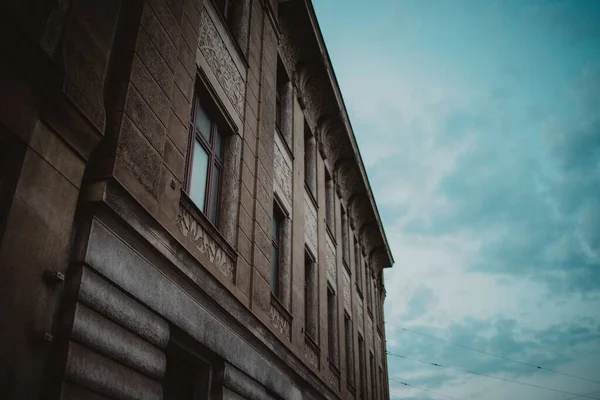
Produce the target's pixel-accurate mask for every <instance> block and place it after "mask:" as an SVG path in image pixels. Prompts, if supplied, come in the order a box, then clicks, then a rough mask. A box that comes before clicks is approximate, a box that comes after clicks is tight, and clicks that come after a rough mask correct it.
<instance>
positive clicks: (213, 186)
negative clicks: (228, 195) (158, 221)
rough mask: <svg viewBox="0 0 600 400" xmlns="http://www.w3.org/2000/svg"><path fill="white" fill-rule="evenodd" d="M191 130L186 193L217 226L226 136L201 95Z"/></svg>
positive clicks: (197, 99) (195, 103)
mask: <svg viewBox="0 0 600 400" xmlns="http://www.w3.org/2000/svg"><path fill="white" fill-rule="evenodd" d="M190 129H191V131H192V133H193V135H192V141H191V146H190V156H189V158H188V163H189V165H188V176H187V191H188V193H189V195H190V198H191V199H192V201H193V202H194V204H196V206H197V207H198V208H199V209H200V210H201V211H202V212H203V213H204V215H205V216H206V217H207V218H208V219H209V220H210V221H211V222H212V223H213V224H215V225H216V224H217V218H218V214H219V191H220V184H221V172H222V170H223V150H222V147H223V136H222V132H221V129H219V126H218V124H217V123H216V122H215V120H214V118H213V116H212V115H211V114H210V113H209V111H208V109H207V108H206V107H205V105H204V104H201V102H200V99H199V98H198V96H196V99H195V102H194V108H193V111H192V120H191V127H190Z"/></svg>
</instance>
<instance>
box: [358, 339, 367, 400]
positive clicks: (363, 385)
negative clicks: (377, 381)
mask: <svg viewBox="0 0 600 400" xmlns="http://www.w3.org/2000/svg"><path fill="white" fill-rule="evenodd" d="M358 362H359V365H358V369H359V373H360V388H359V389H360V390H359V397H360V398H361V399H364V398H365V394H366V391H367V374H366V360H365V340H364V339H363V337H362V336H361V335H360V334H359V335H358Z"/></svg>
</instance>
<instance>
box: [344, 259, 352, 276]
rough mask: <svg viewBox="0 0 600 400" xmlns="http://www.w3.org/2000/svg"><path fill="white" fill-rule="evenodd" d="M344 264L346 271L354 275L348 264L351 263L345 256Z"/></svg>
mask: <svg viewBox="0 0 600 400" xmlns="http://www.w3.org/2000/svg"><path fill="white" fill-rule="evenodd" d="M342 264H343V265H344V268H345V269H346V272H348V275H350V276H352V271H351V270H350V265H348V264H349V263H348V262H347V261H346V259H344V258H343V257H342Z"/></svg>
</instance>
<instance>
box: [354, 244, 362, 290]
mask: <svg viewBox="0 0 600 400" xmlns="http://www.w3.org/2000/svg"><path fill="white" fill-rule="evenodd" d="M354 253H355V254H354V265H356V290H357V291H358V294H359V295H360V296H361V297H362V290H363V289H362V287H363V284H362V282H363V261H362V259H361V252H360V244H359V243H358V239H356V236H355V237H354Z"/></svg>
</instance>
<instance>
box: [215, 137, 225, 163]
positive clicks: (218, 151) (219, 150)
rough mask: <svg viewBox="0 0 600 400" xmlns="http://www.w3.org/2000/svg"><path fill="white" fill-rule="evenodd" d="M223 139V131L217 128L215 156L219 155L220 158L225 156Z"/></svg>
mask: <svg viewBox="0 0 600 400" xmlns="http://www.w3.org/2000/svg"><path fill="white" fill-rule="evenodd" d="M222 141H223V140H222V138H221V133H220V132H219V131H218V130H216V132H215V147H214V149H215V157H217V158H218V159H219V160H220V159H221V158H223V155H222V152H223V150H222V147H223V146H222Z"/></svg>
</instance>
